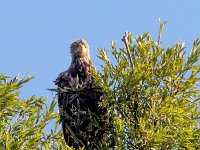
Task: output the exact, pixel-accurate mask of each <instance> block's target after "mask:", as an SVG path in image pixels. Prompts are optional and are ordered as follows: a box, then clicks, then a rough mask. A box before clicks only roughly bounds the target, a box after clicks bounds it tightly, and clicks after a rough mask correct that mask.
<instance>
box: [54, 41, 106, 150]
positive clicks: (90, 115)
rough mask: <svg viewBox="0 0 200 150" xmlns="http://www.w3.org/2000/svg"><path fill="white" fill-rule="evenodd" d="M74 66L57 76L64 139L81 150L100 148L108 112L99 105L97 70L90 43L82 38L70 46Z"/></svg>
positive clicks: (56, 83)
mask: <svg viewBox="0 0 200 150" xmlns="http://www.w3.org/2000/svg"><path fill="white" fill-rule="evenodd" d="M70 52H71V57H72V61H71V65H70V66H69V68H68V69H67V70H66V71H64V72H61V73H60V74H59V75H58V77H57V78H56V80H55V81H54V82H55V85H57V97H58V106H59V113H60V122H61V123H62V130H63V135H64V139H65V142H66V143H67V145H68V146H70V147H74V148H75V149H78V148H79V147H83V146H84V147H85V148H86V149H99V144H100V142H101V141H102V138H103V137H104V135H105V134H106V132H107V131H108V128H109V127H108V124H109V113H108V110H107V109H106V108H105V107H102V106H100V105H99V103H100V102H101V101H102V98H103V92H102V88H101V87H100V86H98V85H97V84H96V82H95V80H94V78H93V76H92V72H93V71H95V68H94V66H93V63H92V61H91V59H90V52H89V45H88V43H87V42H86V41H85V40H83V39H79V40H76V41H74V42H72V44H71V46H70Z"/></svg>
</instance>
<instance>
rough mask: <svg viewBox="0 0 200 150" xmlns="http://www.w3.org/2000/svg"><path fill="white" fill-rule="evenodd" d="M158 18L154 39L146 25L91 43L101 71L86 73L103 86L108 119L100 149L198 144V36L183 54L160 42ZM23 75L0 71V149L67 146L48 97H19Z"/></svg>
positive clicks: (178, 46) (181, 48)
mask: <svg viewBox="0 0 200 150" xmlns="http://www.w3.org/2000/svg"><path fill="white" fill-rule="evenodd" d="M163 26H164V23H161V24H160V31H159V35H158V40H157V41H156V42H155V41H154V40H153V39H152V38H151V37H150V35H149V34H148V33H144V34H143V35H141V36H138V37H136V38H133V37H132V34H131V33H130V32H126V34H125V36H124V37H123V39H122V41H123V44H124V47H122V48H117V45H116V42H112V43H111V47H112V49H111V50H110V51H107V50H102V49H100V50H99V58H100V59H101V60H102V61H103V62H104V65H103V66H102V74H99V73H95V72H94V73H93V76H94V78H95V80H96V82H97V83H98V84H99V86H101V87H102V88H103V93H104V98H103V99H102V102H101V103H100V105H101V106H103V107H106V108H107V109H108V110H109V112H110V116H111V119H112V121H111V123H112V128H111V130H110V131H109V134H107V135H106V136H105V137H104V142H102V141H101V142H99V143H100V147H101V148H100V149H109V147H111V146H112V147H115V149H130V150H131V149H152V150H154V149H160V150H164V149H200V127H198V125H199V124H198V120H199V119H200V109H199V106H200V104H199V101H200V87H199V86H200V85H199V81H200V62H199V58H200V41H199V40H198V39H197V40H195V41H194V43H193V46H192V48H191V51H190V54H189V56H186V48H185V47H184V44H183V43H178V44H175V45H173V46H172V47H168V48H163V47H162V45H161V33H162V29H163ZM111 60H112V63H111ZM31 79H32V77H29V78H26V79H19V77H18V76H17V77H15V78H13V79H10V78H9V77H8V76H5V75H3V74H1V75H0V150H1V149H2V150H4V149H8V150H15V149H19V150H20V149H33V150H35V149H47V150H48V149H52V150H54V149H55V150H64V149H70V148H69V147H67V146H66V145H65V143H64V140H63V138H62V137H63V136H62V132H61V131H59V130H58V128H57V127H58V123H59V114H58V113H57V112H55V111H54V110H55V105H56V99H53V100H52V103H51V104H50V106H47V103H46V102H47V100H46V99H45V98H36V97H35V96H31V97H30V98H28V99H21V98H20V97H19V90H20V88H21V87H22V86H23V85H24V84H25V83H26V82H28V81H30V80H31ZM52 90H53V89H52ZM53 91H54V90H53ZM22 92H23V91H22ZM54 119H55V120H56V121H55V122H56V124H55V127H52V130H51V132H50V133H46V132H45V130H44V129H45V127H46V126H47V124H48V123H49V122H50V121H52V120H54ZM83 149H84V148H83Z"/></svg>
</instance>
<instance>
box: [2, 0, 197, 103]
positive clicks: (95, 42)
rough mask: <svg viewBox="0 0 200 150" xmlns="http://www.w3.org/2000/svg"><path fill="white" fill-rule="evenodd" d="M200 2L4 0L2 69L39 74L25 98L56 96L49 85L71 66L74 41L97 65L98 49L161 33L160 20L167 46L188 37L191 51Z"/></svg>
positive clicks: (172, 0)
mask: <svg viewBox="0 0 200 150" xmlns="http://www.w3.org/2000/svg"><path fill="white" fill-rule="evenodd" d="M199 6H200V1H199V0H193V1H186V0H167V1H161V0H151V1H150V0H123V1H122V0H121V1H118V0H101V1H95V0H84V1H83V0H79V1H78V0H71V1H69V0H58V1H55V0H1V1H0V73H2V72H4V73H6V74H7V75H10V76H12V77H14V76H16V75H17V74H18V73H19V74H20V75H21V77H22V78H23V76H24V75H25V74H26V73H28V74H29V75H32V76H34V77H36V78H35V79H34V80H32V81H31V82H30V83H28V84H27V86H25V87H24V88H23V93H22V94H21V96H22V97H27V96H28V95H29V96H30V95H36V96H38V97H40V96H44V97H48V98H49V101H51V98H52V97H53V95H52V93H51V92H50V91H48V90H46V89H47V88H54V87H55V86H54V84H53V83H52V81H53V80H54V79H55V78H56V76H57V75H58V74H59V72H61V71H63V70H66V69H67V68H68V66H69V65H70V61H71V58H70V53H69V45H70V43H71V42H72V41H73V40H75V39H79V38H84V39H86V40H87V41H88V43H89V44H90V49H91V57H92V60H93V62H94V65H95V66H96V68H97V69H100V66H99V65H100V62H99V60H98V59H97V56H96V55H97V48H110V45H109V44H110V41H111V40H114V41H117V42H118V43H119V44H120V43H121V38H122V36H123V35H124V32H125V31H131V32H133V34H134V35H138V34H142V33H143V32H149V33H150V34H151V35H152V36H153V37H154V38H156V37H157V33H158V32H157V31H158V26H159V22H158V20H159V18H160V19H161V20H165V21H167V22H168V23H167V24H166V26H165V29H164V33H163V41H164V44H165V45H171V44H174V43H176V42H179V41H185V42H186V46H188V48H187V49H188V50H189V48H190V47H191V44H192V42H193V41H194V39H195V38H197V37H198V38H199V37H200V9H199Z"/></svg>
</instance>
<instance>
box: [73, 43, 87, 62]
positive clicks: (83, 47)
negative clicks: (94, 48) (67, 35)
mask: <svg viewBox="0 0 200 150" xmlns="http://www.w3.org/2000/svg"><path fill="white" fill-rule="evenodd" d="M70 52H71V54H72V58H85V59H90V52H89V45H88V43H87V42H86V41H85V40H83V39H80V40H76V41H74V42H72V44H71V46H70Z"/></svg>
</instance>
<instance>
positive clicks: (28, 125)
mask: <svg viewBox="0 0 200 150" xmlns="http://www.w3.org/2000/svg"><path fill="white" fill-rule="evenodd" d="M9 78H10V77H8V76H5V75H3V74H1V75H0V150H5V149H6V150H24V149H33V150H36V149H47V150H48V149H55V150H62V149H66V146H65V143H64V142H63V139H62V135H61V132H60V131H57V126H58V121H57V123H56V125H55V128H54V130H52V131H51V133H45V131H44V129H45V127H47V124H48V123H49V122H50V121H52V120H53V119H56V120H58V119H59V118H58V116H59V115H58V113H56V112H54V107H55V105H56V100H55V99H54V100H53V101H52V103H51V104H50V106H49V107H48V106H47V104H46V102H47V101H46V99H45V98H42V97H41V98H36V97H35V96H31V97H30V98H28V99H27V100H25V99H21V98H19V89H20V88H21V87H22V86H23V85H24V83H26V82H28V81H30V80H31V79H32V77H29V78H27V79H19V77H18V76H17V77H15V78H14V79H9Z"/></svg>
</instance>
